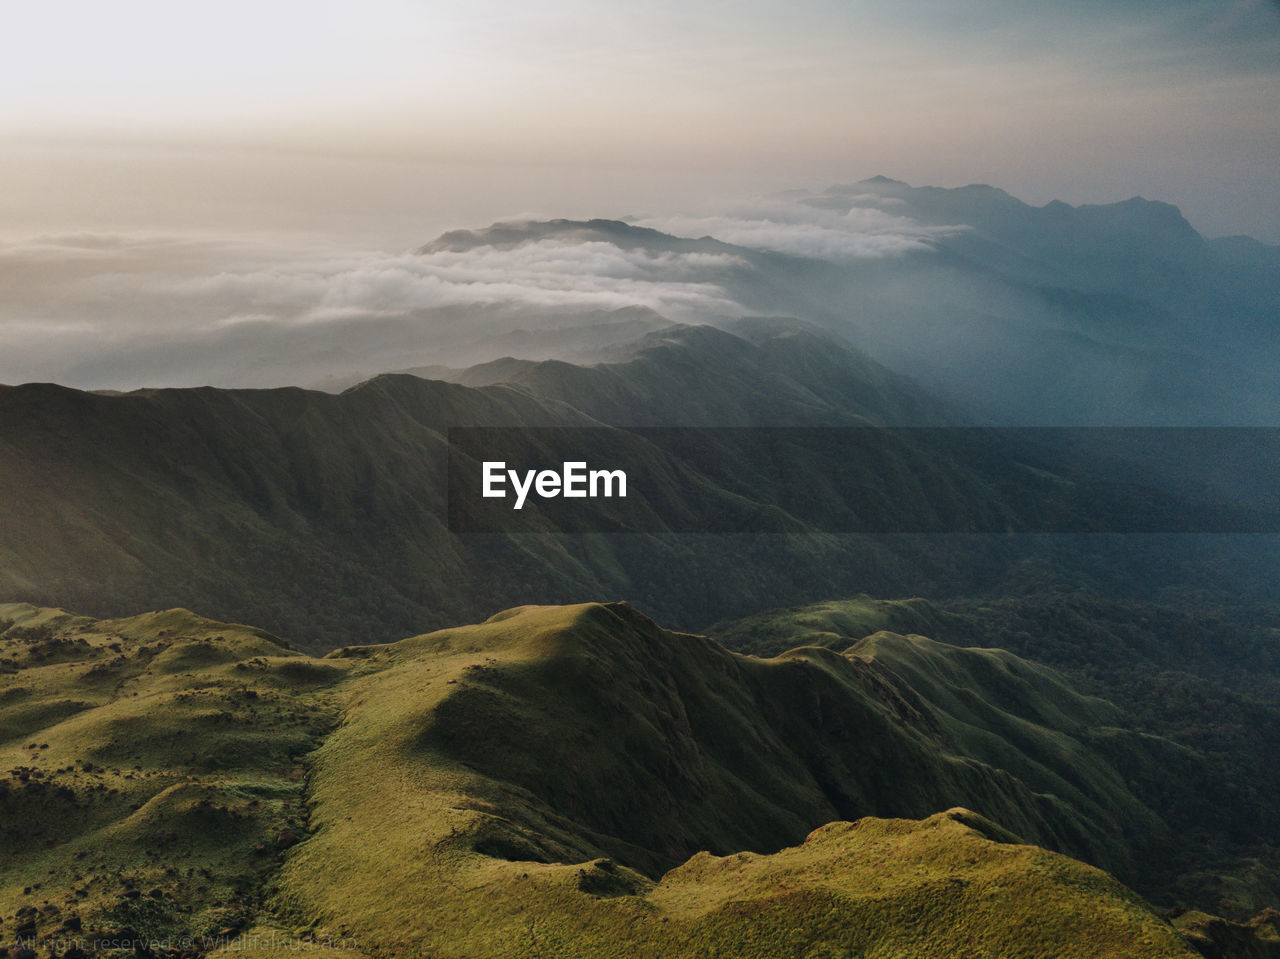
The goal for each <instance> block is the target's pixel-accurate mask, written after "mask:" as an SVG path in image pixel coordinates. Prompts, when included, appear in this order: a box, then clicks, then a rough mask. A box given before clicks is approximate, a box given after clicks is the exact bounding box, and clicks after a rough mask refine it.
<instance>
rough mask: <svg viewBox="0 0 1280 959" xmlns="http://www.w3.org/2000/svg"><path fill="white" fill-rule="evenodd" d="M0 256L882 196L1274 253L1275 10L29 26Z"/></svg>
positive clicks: (1279, 76) (710, 2)
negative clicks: (1142, 221)
mask: <svg viewBox="0 0 1280 959" xmlns="http://www.w3.org/2000/svg"><path fill="white" fill-rule="evenodd" d="M0 91H3V92H2V93H0V138H2V139H3V143H2V144H0V147H3V149H2V150H0V175H2V176H3V180H4V182H5V184H6V189H5V190H4V191H3V197H2V198H0V235H3V236H8V237H10V238H14V237H20V236H23V235H30V234H31V233H33V232H34V233H40V232H42V231H49V230H54V231H65V230H78V229H85V230H117V231H136V230H146V229H164V230H194V229H209V230H224V231H231V232H237V231H239V232H244V231H250V232H256V233H261V234H265V233H268V232H271V231H278V232H281V233H303V234H308V235H311V236H313V237H321V236H323V237H326V238H332V239H333V240H334V241H335V242H339V243H343V242H345V243H348V244H351V243H362V244H368V245H372V246H375V247H378V248H381V249H399V248H403V247H405V246H407V245H411V244H413V243H417V242H422V241H424V240H426V239H429V238H430V237H431V236H432V235H434V234H435V233H438V232H439V231H440V230H441V229H445V228H448V227H451V226H464V225H479V224H481V223H484V222H489V221H491V220H492V219H495V218H497V217H500V216H511V215H514V214H519V213H530V214H541V215H569V216H577V215H592V214H594V215H605V216H618V215H623V214H626V213H640V214H663V215H674V214H676V213H680V212H696V211H693V207H695V206H696V205H698V204H699V203H702V204H703V205H708V204H710V203H712V202H713V201H714V200H716V199H718V198H721V197H725V198H727V197H732V196H742V195H745V194H749V193H758V192H765V191H768V190H774V189H785V188H788V187H804V188H820V187H822V186H823V185H825V184H826V183H828V182H847V181H850V180H855V179H858V178H861V177H866V176H871V175H873V174H887V175H890V176H894V177H898V178H901V179H904V180H907V181H910V182H912V183H916V184H936V185H942V186H958V185H962V184H965V183H970V182H987V183H993V184H995V185H998V186H1001V187H1003V188H1004V189H1006V190H1008V191H1009V192H1011V193H1013V194H1014V195H1016V196H1019V197H1020V198H1022V199H1024V200H1027V201H1028V202H1033V203H1045V202H1048V201H1049V200H1051V199H1055V198H1058V199H1063V200H1066V201H1067V202H1071V203H1080V202H1109V201H1115V200H1121V199H1125V198H1127V197H1129V196H1133V195H1143V196H1147V197H1150V198H1156V199H1162V200H1167V201H1169V202H1173V203H1176V204H1178V205H1179V206H1180V207H1182V209H1183V210H1184V212H1185V213H1186V214H1187V216H1188V218H1189V219H1190V220H1191V222H1192V223H1193V224H1194V225H1196V226H1197V227H1198V228H1199V229H1201V230H1202V231H1203V232H1205V233H1207V234H1209V235H1224V234H1234V233H1246V234H1249V235H1253V236H1256V237H1258V238H1260V239H1263V240H1265V241H1268V242H1280V163H1277V162H1276V157H1277V156H1280V110H1277V109H1276V106H1277V104H1280V3H1277V0H1220V2H1189V0H1172V2H1168V0H1166V2H1155V0H1125V2H1115V0H1110V2H1102V0H1074V2H1071V3H1067V4H1041V3H1027V2H1013V0H968V2H955V0H951V2H947V0H908V2H889V0H791V2H787V3H782V2H778V0H734V2H732V3H730V2H726V0H683V2H674V0H649V2H645V3H642V4H618V3H608V2H602V0H549V2H537V0H533V2H530V0H525V2H515V0H487V2H486V0H481V2H475V0H472V2H467V3H462V2H457V0H432V2H425V0H361V2H358V3H357V2H352V0H306V2H301V0H270V2H262V0H252V2H251V0H221V2H219V3H217V4H212V3H201V2H188V3H180V4H176V3H172V2H162V0H115V2H113V3H110V4H103V3H100V2H96V0H45V2H42V3H38V4H37V3H30V4H21V5H19V4H11V5H9V6H8V7H7V9H6V11H5V24H4V30H3V32H2V33H0Z"/></svg>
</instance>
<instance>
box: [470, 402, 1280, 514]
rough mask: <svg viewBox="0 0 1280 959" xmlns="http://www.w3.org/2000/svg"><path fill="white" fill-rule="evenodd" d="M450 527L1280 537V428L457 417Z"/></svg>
mask: <svg viewBox="0 0 1280 959" xmlns="http://www.w3.org/2000/svg"><path fill="white" fill-rule="evenodd" d="M449 527H450V529H451V530H453V531H454V532H458V533H469V532H491V533H494V532H497V533H508V532H557V533H599V532H606V533H617V532H638V533H744V532H773V533H784V532H833V533H1046V532H1052V533H1058V532H1063V533H1082V532H1101V533H1275V532H1280V430H1277V429H1253V428H1203V427H1196V428H1186V429H1170V428H1145V427H1142V428H1082V429H1064V428H1026V429H989V428H877V427H847V428H844V427H832V428H827V427H822V428H791V427H788V428H710V429H708V428H644V429H615V428H610V427H599V428H556V427H552V428H493V427H464V428H455V429H451V430H450V431H449Z"/></svg>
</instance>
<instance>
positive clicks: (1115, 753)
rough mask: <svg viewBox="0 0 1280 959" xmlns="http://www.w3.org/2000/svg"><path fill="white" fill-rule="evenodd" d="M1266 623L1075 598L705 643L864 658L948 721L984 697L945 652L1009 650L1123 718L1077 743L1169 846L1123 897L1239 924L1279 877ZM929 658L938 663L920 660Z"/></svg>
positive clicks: (760, 619) (783, 618) (881, 614)
mask: <svg viewBox="0 0 1280 959" xmlns="http://www.w3.org/2000/svg"><path fill="white" fill-rule="evenodd" d="M1271 622H1272V620H1271V617H1270V616H1269V614H1267V613H1265V612H1264V611H1263V610H1261V609H1257V608H1255V609H1247V608H1237V609H1229V608H1223V607H1221V606H1217V605H1215V604H1213V603H1201V604H1199V605H1196V606H1193V607H1191V608H1186V607H1182V608H1178V607H1173V606H1166V605H1160V604H1155V603H1150V602H1146V603H1142V602H1116V601H1107V600H1103V599H1100V598H1099V597H1097V596H1096V595H1091V594H1089V593H1087V592H1084V591H1080V590H1075V591H1070V592H1061V593H1054V594H1047V595H1038V596H1017V597H1015V596H1006V597H1001V598H998V599H992V598H986V599H958V600H953V601H950V602H945V603H938V602H930V601H927V600H924V599H911V600H897V601H884V600H876V599H872V598H871V597H867V596H863V597H858V598H854V599H849V600H841V601H832V602H827V603H821V604H816V605H812V606H806V607H800V608H793V609H785V610H771V611H768V612H765V613H760V614H757V615H755V616H751V617H748V618H746V619H744V620H740V621H735V622H727V623H722V624H718V625H717V626H715V627H713V628H712V629H711V630H710V631H709V632H710V634H711V635H712V636H714V637H715V638H716V639H717V640H718V641H720V642H721V643H723V644H724V645H725V646H726V647H728V648H730V649H734V650H738V651H743V652H751V653H753V654H756V655H762V656H772V655H777V654H779V653H781V652H784V651H786V650H789V649H792V648H794V647H796V646H819V647H823V648H829V649H833V650H844V649H850V648H852V649H854V650H857V649H864V648H867V647H871V648H874V649H876V650H877V654H878V655H877V658H878V659H879V661H880V662H882V663H883V664H884V665H885V666H886V667H888V668H890V669H892V670H893V671H894V673H895V674H896V675H897V676H899V677H900V678H901V679H903V680H904V681H906V682H907V683H909V684H910V686H911V687H912V688H913V689H915V690H917V691H918V693H919V695H920V696H921V698H922V699H923V700H925V701H927V702H930V703H934V704H939V705H941V704H944V703H953V704H956V705H955V706H953V707H949V711H951V712H952V713H953V714H954V713H956V712H958V711H963V710H964V709H965V708H967V707H966V705H965V703H966V702H967V701H968V700H969V699H970V697H971V696H972V695H973V694H972V692H971V691H972V690H974V689H979V688H986V687H989V684H990V680H989V679H988V680H986V681H982V680H975V678H974V676H973V673H972V671H971V670H970V671H961V670H960V669H959V668H958V666H959V663H961V662H963V660H964V656H963V655H962V654H960V653H959V652H958V650H959V648H971V649H972V652H973V653H974V654H975V655H977V656H985V655H987V654H988V653H989V647H1000V648H1001V649H1005V650H1011V651H1013V652H1016V653H1017V655H1018V656H1019V657H1026V658H1027V659H1030V660H1032V661H1035V662H1037V663H1040V664H1043V665H1047V666H1050V667H1052V668H1053V669H1054V670H1055V672H1059V673H1060V674H1061V675H1064V676H1065V677H1067V679H1068V680H1069V681H1070V683H1071V684H1072V685H1073V686H1074V687H1075V688H1076V689H1080V690H1087V691H1088V692H1090V693H1093V694H1095V695H1098V696H1101V697H1105V698H1106V699H1107V700H1108V701H1111V702H1115V703H1118V704H1123V713H1124V720H1123V722H1122V723H1120V724H1119V725H1124V726H1125V727H1127V728H1129V729H1131V730H1132V731H1133V732H1134V733H1135V734H1136V738H1128V739H1126V738H1125V737H1119V736H1112V735H1107V736H1103V737H1096V738H1092V739H1089V740H1088V741H1089V742H1090V745H1091V747H1092V748H1094V749H1097V750H1099V751H1100V752H1101V753H1102V754H1103V755H1105V756H1107V757H1109V761H1110V762H1112V763H1114V764H1115V765H1116V767H1117V768H1119V769H1121V770H1122V771H1123V775H1124V778H1125V781H1126V783H1127V784H1128V786H1129V788H1131V789H1132V790H1133V792H1134V794H1135V795H1136V796H1138V797H1140V800H1141V802H1143V803H1145V804H1146V805H1148V806H1149V807H1150V808H1152V809H1155V810H1157V811H1158V814H1159V816H1160V818H1161V819H1162V820H1163V821H1164V822H1165V824H1166V825H1167V828H1168V831H1169V835H1172V836H1177V837H1179V842H1180V845H1178V846H1170V847H1165V848H1164V849H1163V850H1161V852H1160V854H1159V855H1158V856H1153V855H1149V856H1147V857H1146V859H1145V872H1144V878H1143V879H1141V880H1139V881H1138V885H1140V886H1142V887H1143V888H1144V889H1146V890H1147V891H1148V892H1153V891H1154V890H1156V889H1159V890H1162V892H1161V893H1160V894H1159V895H1160V897H1161V898H1163V899H1166V900H1177V899H1179V898H1188V897H1189V898H1192V899H1197V900H1199V901H1212V902H1213V903H1214V909H1215V910H1217V911H1219V912H1226V913H1230V914H1232V915H1236V916H1238V917H1240V916H1244V915H1245V914H1252V913H1254V912H1256V911H1257V910H1258V909H1260V908H1262V907H1263V906H1265V905H1268V904H1270V903H1272V902H1274V901H1275V900H1276V898H1277V897H1280V874H1278V873H1277V872H1276V870H1275V869H1274V867H1273V866H1270V865H1267V864H1268V863H1272V862H1274V856H1273V854H1272V850H1273V849H1274V848H1275V846H1276V844H1277V842H1280V836H1277V834H1276V832H1275V828H1274V823H1276V822H1278V821H1280V803H1277V800H1276V799H1275V798H1274V797H1276V796H1280V779H1277V776H1276V771H1275V769H1274V763H1273V762H1272V761H1271V758H1270V757H1271V756H1273V755H1275V754H1276V752H1277V750H1280V706H1278V705H1277V704H1280V659H1278V658H1277V647H1276V635H1277V634H1276V631H1275V629H1274V627H1273V626H1272V625H1271ZM890 631H894V632H890ZM895 632H897V633H908V634H912V641H913V642H916V643H917V644H919V643H921V641H920V640H919V639H918V635H917V634H921V633H923V634H925V635H928V636H930V637H934V638H935V639H936V640H938V641H941V642H942V643H945V644H946V645H940V644H939V645H937V646H935V645H933V644H923V645H917V646H916V647H915V648H914V649H912V650H911V655H909V656H908V655H903V654H902V650H901V641H900V640H899V639H897V638H895ZM886 639H888V642H886ZM953 644H954V645H953ZM935 648H936V649H944V650H947V651H949V652H948V658H949V659H950V660H951V661H949V662H948V661H944V660H941V659H938V658H936V657H935V656H933V655H932V654H929V655H925V653H926V652H927V651H929V650H933V649H935ZM977 661H978V662H980V661H981V660H980V659H979V660H977ZM1006 699H1007V693H1006V694H1002V695H1001V697H1000V699H999V701H1005V700H1006ZM1003 738H1004V739H1005V740H1006V741H1013V740H1014V739H1016V735H1015V736H1011V735H1010V734H1008V733H1006V734H1004V737H1003ZM1135 744H1141V745H1138V746H1137V750H1136V751H1135V749H1134V747H1135ZM1147 749H1150V750H1151V752H1148V753H1146V758H1143V756H1142V754H1143V753H1144V751H1145V750H1147ZM1030 752H1031V753H1032V754H1039V751H1037V750H1030ZM1190 837H1195V839H1194V843H1195V844H1198V845H1199V847H1200V848H1201V850H1202V851H1203V852H1202V854H1198V855H1207V857H1208V858H1207V859H1204V858H1202V859H1201V860H1200V862H1199V864H1198V865H1193V864H1192V863H1191V862H1190V861H1189V860H1188V859H1186V858H1185V854H1186V850H1187V849H1188V848H1189V846H1190V845H1191V844H1192V842H1191V841H1190ZM1210 863H1211V864H1210Z"/></svg>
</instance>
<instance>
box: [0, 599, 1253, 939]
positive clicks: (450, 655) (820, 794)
mask: <svg viewBox="0 0 1280 959" xmlns="http://www.w3.org/2000/svg"><path fill="white" fill-rule="evenodd" d="M0 650H3V654H4V655H3V669H4V672H3V674H2V675H0V729H2V730H3V731H4V732H3V739H0V753H3V755H4V756H5V758H6V759H7V762H8V764H9V765H11V767H12V773H11V775H10V777H9V779H8V781H7V782H6V783H5V784H4V785H3V791H2V792H0V804H3V807H4V809H5V812H6V815H5V818H4V822H5V824H6V826H5V829H4V830H3V832H0V841H3V842H4V844H5V853H6V862H7V865H6V870H5V874H4V877H3V879H0V930H2V932H3V935H4V937H5V938H6V939H8V940H12V939H15V938H20V939H22V940H23V941H30V940H32V939H44V940H45V941H46V942H48V941H50V940H51V939H56V938H58V937H60V938H61V939H62V940H63V941H68V940H74V941H79V942H88V941H92V940H94V939H98V940H99V941H101V940H103V939H111V940H114V941H116V942H119V941H120V940H128V941H129V942H134V941H137V940H145V941H147V942H151V943H165V942H183V943H185V944H186V945H185V949H186V953H185V954H192V955H194V954H204V953H205V952H206V951H215V954H216V950H217V949H219V948H221V949H223V950H226V951H227V952H233V951H234V952H241V953H245V954H248V955H262V956H265V955H268V954H271V953H270V950H271V948H272V943H273V942H287V941H289V940H290V939H293V940H294V941H297V940H298V937H304V940H303V941H308V942H314V943H318V944H320V945H324V946H330V947H335V948H336V950H342V951H336V952H335V954H336V955H340V956H346V957H359V956H371V955H385V954H394V955H402V956H413V955H423V956H426V955H468V956H485V955H494V956H497V955H509V956H510V955H514V956H523V955H539V954H547V953H548V952H550V953H553V954H572V955H583V956H596V955H598V956H615V955H624V954H626V955H646V956H647V955H653V956H658V955H691V956H692V955H705V954H709V953H712V952H717V951H719V952H725V951H728V952H730V953H732V954H734V955H743V956H756V955H758V956H777V955H797V956H800V955H815V954H824V953H823V952H822V950H827V952H828V953H830V952H831V951H832V950H839V949H855V950H857V951H875V952H876V953H877V954H883V955H895V956H896V955H920V956H930V955H937V956H952V955H956V954H960V953H962V952H964V951H966V950H968V951H969V952H971V953H973V954H976V955H1008V954H1014V953H1018V952H1024V953H1027V954H1036V955H1044V956H1068V955H1070V956H1073V957H1080V956H1095V955H1096V956H1103V955H1114V954H1117V953H1119V954H1123V955H1132V956H1192V955H1196V954H1198V953H1197V952H1196V949H1197V948H1199V947H1200V946H1203V945H1204V944H1206V943H1209V944H1211V943H1212V941H1213V940H1212V937H1213V936H1215V935H1216V936H1217V938H1218V939H1222V938H1224V937H1226V938H1228V939H1232V938H1234V939H1235V940H1236V944H1235V946H1233V947H1232V948H1231V949H1229V950H1227V951H1225V952H1221V953H1220V954H1222V955H1227V956H1245V955H1253V954H1259V955H1266V954H1267V953H1265V952H1256V950H1257V949H1265V948H1267V946H1266V942H1265V936H1266V934H1267V929H1268V928H1269V927H1267V926H1266V923H1267V922H1268V921H1269V920H1268V919H1267V917H1266V916H1261V917H1259V919H1258V920H1257V921H1256V922H1255V923H1254V924H1253V925H1248V924H1235V923H1231V922H1229V921H1226V920H1222V919H1212V918H1211V917H1209V916H1206V915H1203V914H1199V913H1186V914H1185V916H1186V918H1185V920H1180V922H1181V924H1182V925H1183V926H1184V927H1185V932H1179V930H1178V929H1176V928H1175V927H1174V926H1172V925H1170V924H1169V923H1168V922H1167V921H1166V920H1165V919H1164V918H1162V917H1161V916H1159V915H1158V914H1157V913H1155V912H1154V911H1153V910H1152V908H1151V907H1150V906H1149V905H1147V904H1146V903H1145V902H1143V901H1142V900H1141V899H1140V898H1139V897H1138V896H1136V895H1135V894H1134V893H1132V892H1130V891H1129V890H1128V889H1126V888H1125V887H1123V886H1122V885H1120V884H1119V883H1118V882H1117V881H1116V880H1115V879H1113V878H1112V877H1111V876H1109V875H1107V874H1106V873H1105V872H1103V871H1101V870H1099V869H1097V868H1094V867H1091V866H1087V865H1085V864H1083V863H1081V862H1079V861H1076V860H1074V859H1071V858H1068V857H1067V856H1064V855H1062V854H1060V853H1055V852H1051V851H1048V850H1046V849H1045V848H1042V847H1040V846H1036V845H1028V844H1027V841H1028V840H1029V839H1030V840H1032V841H1038V842H1040V843H1042V844H1046V845H1049V846H1053V847H1059V848H1073V849H1076V850H1077V851H1078V852H1079V854H1081V855H1088V856H1090V857H1091V858H1094V859H1100V858H1101V859H1110V860H1113V861H1114V862H1115V863H1116V864H1117V866H1118V867H1119V868H1132V856H1133V854H1134V853H1135V852H1137V851H1138V850H1140V849H1141V844H1142V842H1143V841H1144V840H1143V836H1144V835H1146V836H1150V835H1152V834H1153V833H1158V831H1159V828H1160V827H1159V822H1158V820H1157V819H1156V818H1155V817H1154V816H1153V814H1152V813H1151V811H1150V810H1148V809H1146V808H1144V807H1143V806H1141V804H1140V803H1137V802H1135V799H1134V797H1133V796H1132V794H1130V793H1129V792H1128V791H1127V788H1126V786H1125V785H1124V770H1123V769H1121V768H1119V767H1116V766H1113V765H1111V764H1109V763H1108V762H1107V760H1106V759H1105V757H1104V756H1103V755H1102V754H1100V753H1099V752H1098V751H1096V750H1095V749H1093V748H1092V747H1091V746H1090V745H1089V744H1088V739H1089V736H1090V735H1094V734H1106V735H1124V733H1123V731H1122V730H1120V729H1118V728H1116V727H1114V726H1113V725H1112V724H1113V723H1115V722H1116V721H1117V720H1118V719H1119V713H1118V711H1117V710H1116V708H1115V707H1114V706H1112V705H1111V704H1109V703H1107V702H1105V701H1102V700H1098V699H1093V698H1090V697H1086V696H1081V695H1080V694H1078V693H1076V692H1074V691H1073V690H1071V688H1070V687H1069V685H1068V684H1066V683H1065V682H1064V681H1063V680H1062V678H1061V677H1059V676H1056V675H1055V674H1054V673H1053V672H1052V671H1050V670H1047V669H1045V668H1044V667H1038V666H1034V665H1032V664H1029V663H1026V662H1024V661H1021V660H1018V659H1017V658H1016V657H1013V656H1011V655H1009V654H1005V653H999V652H994V651H966V650H958V649H955V648H952V647H946V646H943V645H941V644H936V643H931V642H930V641H927V640H923V639H921V638H918V637H917V638H906V637H900V636H888V635H881V636H880V637H878V638H876V639H875V640H874V641H871V642H868V643H863V644H861V645H859V646H857V647H855V648H854V649H851V650H849V651H848V652H846V653H844V654H839V653H835V652H828V651H825V650H822V649H818V648H814V647H807V648H801V649H797V650H794V651H791V652H789V653H788V654H786V655H784V656H781V657H777V658H775V659H768V660H759V659H753V658H749V657H742V656H737V655H734V654H732V653H729V652H727V651H726V650H724V649H723V648H721V647H719V646H718V645H716V644H715V643H713V642H711V641H709V640H706V639H703V638H701V637H696V636H688V635H681V634H675V633H670V632H667V631H665V630H663V629H661V628H659V627H658V626H656V625H655V624H654V623H653V622H651V621H650V620H648V619H647V618H645V617H644V616H641V615H640V614H638V613H636V612H635V611H634V610H632V609H631V608H630V607H628V606H627V605H626V604H618V603H613V604H604V605H601V604H588V605H584V606H575V607H526V608H520V609H513V610H508V611H506V612H504V613H500V614H498V615H497V616H494V617H492V618H490V619H489V620H487V621H486V622H484V623H481V624H478V625H474V626H466V627H460V628H455V629H449V630H444V631H441V632H437V633H432V634H428V635H425V636H419V637H415V638H413V639H408V640H403V641H400V642H397V643H392V644H387V645H381V646H372V647H368V646H352V647H345V648H343V649H341V650H338V651H336V652H335V653H333V654H331V655H329V656H327V657H324V658H323V659H314V658H311V657H307V656H305V655H302V654H299V653H297V652H296V651H293V650H291V649H289V648H288V647H287V646H286V645H285V644H284V643H283V642H282V641H280V640H278V639H276V638H275V637H273V636H271V635H270V634H267V633H263V632H262V631H260V630H255V629H251V628H249V627H244V626H236V625H232V624H226V623H218V622H213V621H209V620H205V619H201V618H200V617H197V616H194V615H192V614H190V613H188V612H186V611H183V610H172V611H168V612H163V613H151V614H145V615H143V616H138V617H131V618H128V619H124V620H116V621H96V620H90V619H86V618H83V617H77V616H73V615H71V614H68V613H65V612H62V611H60V610H48V609H38V608H35V607H30V606H14V605H10V606H5V607H0ZM913 666H914V671H913V670H912V667H913ZM940 666H948V667H949V668H952V669H958V670H961V671H962V672H963V673H964V676H965V681H966V683H967V684H968V685H967V687H966V688H967V690H968V691H969V693H970V695H969V697H968V698H967V699H965V698H962V697H957V695H956V694H955V693H951V694H949V695H946V696H941V697H939V696H937V695H936V694H937V693H938V691H939V688H938V687H937V686H936V685H930V684H929V683H928V682H921V681H920V680H921V677H926V676H928V675H929V674H931V673H933V672H934V671H936V670H937V669H938V668H939V667H940ZM930 697H934V699H931V698H930ZM1135 748H1137V749H1138V751H1139V752H1141V750H1142V749H1143V748H1145V747H1143V746H1142V744H1141V742H1138V743H1137V744H1136V747H1135ZM1050 790H1052V792H1051V791H1050ZM960 799H963V800H965V802H966V803H967V804H968V805H969V806H970V807H971V808H970V809H960V808H953V806H954V803H955V802H956V801H957V800H960ZM903 816H905V817H907V818H905V819H904V818H901V817H903ZM875 817H879V818H875ZM885 817H889V818H885ZM1010 827H1017V828H1018V829H1020V830H1022V831H1023V832H1024V834H1023V835H1017V834H1015V833H1014V832H1013V831H1012V829H1011V828H1010ZM33 836H35V837H37V838H38V839H39V840H40V841H39V842H32V841H31V839H32V837H33ZM424 891H427V892H429V894H425V895H424ZM1193 943H1197V944H1199V946H1196V945H1193ZM77 948H81V947H77ZM150 948H151V947H149V946H143V947H142V948H141V949H140V950H139V954H145V953H146V952H147V951H148V950H149V949H150ZM1247 949H1253V950H1255V952H1248V951H1245V950H1247ZM179 951H180V952H181V951H182V949H179Z"/></svg>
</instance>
